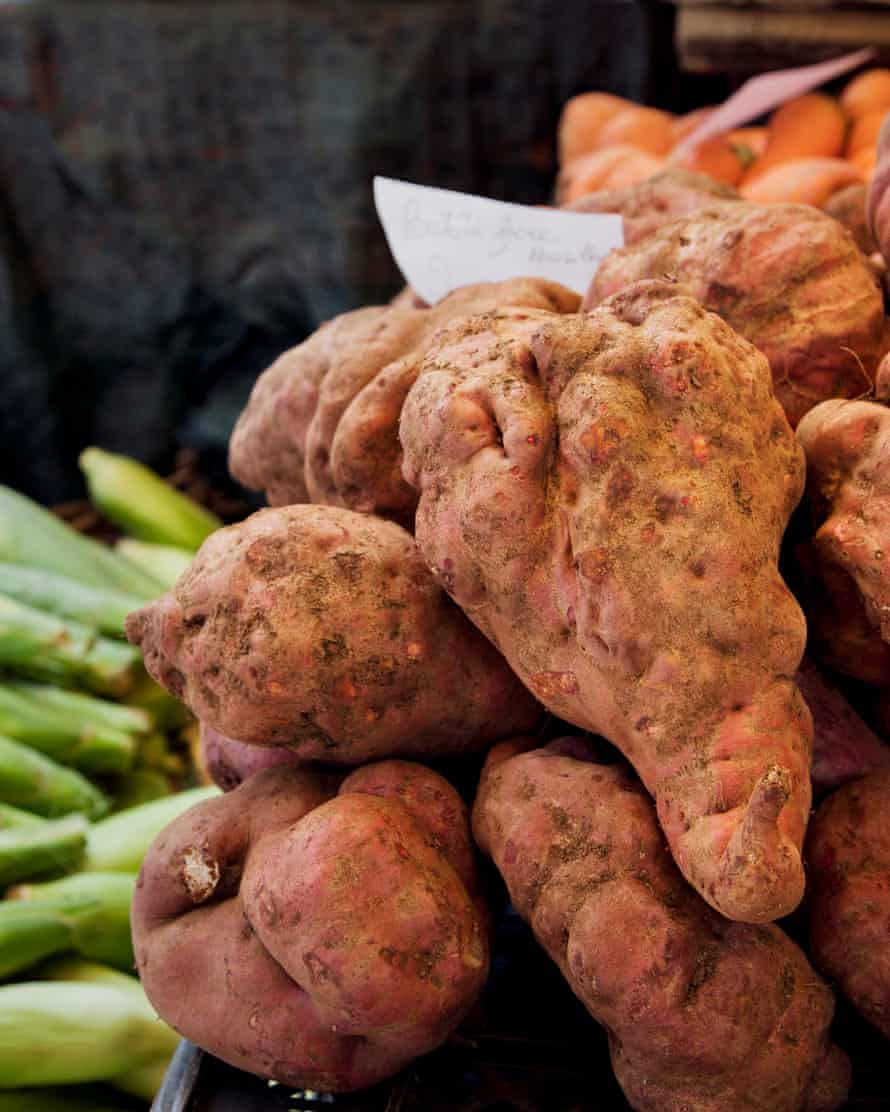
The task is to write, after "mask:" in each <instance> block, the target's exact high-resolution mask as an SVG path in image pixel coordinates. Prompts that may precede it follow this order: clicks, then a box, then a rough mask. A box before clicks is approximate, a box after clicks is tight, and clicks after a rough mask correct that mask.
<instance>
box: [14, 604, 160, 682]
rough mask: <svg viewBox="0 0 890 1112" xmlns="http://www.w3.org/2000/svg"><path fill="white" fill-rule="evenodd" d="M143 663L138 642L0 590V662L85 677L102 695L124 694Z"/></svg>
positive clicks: (49, 675) (67, 677) (52, 675)
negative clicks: (101, 631)
mask: <svg viewBox="0 0 890 1112" xmlns="http://www.w3.org/2000/svg"><path fill="white" fill-rule="evenodd" d="M141 665H142V656H141V654H140V652H139V650H138V649H136V648H135V647H134V646H132V645H126V644H123V643H121V642H120V641H112V640H111V639H110V638H108V637H101V636H99V635H98V634H97V633H96V632H95V630H92V629H90V628H89V627H88V626H85V625H81V624H80V623H79V622H72V621H66V620H65V619H63V618H57V617H55V616H54V615H52V614H46V613H44V611H42V610H35V609H34V608H33V607H31V606H25V605H24V604H23V603H20V602H16V601H15V599H11V598H7V597H6V596H5V595H2V594H0V666H3V667H6V668H9V669H11V670H13V671H17V672H23V673H25V674H27V675H30V676H33V677H36V678H38V679H47V680H50V681H51V682H60V683H69V684H71V683H81V684H83V685H84V686H86V687H89V688H90V689H91V690H93V691H96V692H99V693H100V694H104V695H125V694H126V693H127V691H128V690H129V689H130V688H131V687H132V686H133V684H134V682H135V680H136V677H137V676H138V675H139V672H140V671H141Z"/></svg>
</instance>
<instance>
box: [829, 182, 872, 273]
mask: <svg viewBox="0 0 890 1112" xmlns="http://www.w3.org/2000/svg"><path fill="white" fill-rule="evenodd" d="M867 200H868V187H867V186H866V185H864V184H863V183H862V182H859V183H858V184H856V185H848V186H847V188H846V189H840V190H838V192H837V193H832V195H831V196H830V197H829V198H828V200H827V201H826V202H825V204H824V206H823V208H824V210H825V212H827V213H828V215H829V216H832V217H834V219H835V220H837V222H838V223H839V224H843V226H844V227H845V228H846V229H847V231H848V232H849V233H850V235H851V236H852V237H853V239H854V240H855V241H856V246H857V247H858V248H859V250H860V251H861V252H862V254H863V255H872V254H874V252H875V251H877V249H878V245H877V243H876V242H875V237H874V236H873V235H872V234H871V229H870V228H869V226H868V215H867V213H866V201H867Z"/></svg>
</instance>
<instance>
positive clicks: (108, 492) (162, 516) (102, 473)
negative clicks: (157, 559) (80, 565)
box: [79, 448, 222, 552]
mask: <svg viewBox="0 0 890 1112" xmlns="http://www.w3.org/2000/svg"><path fill="white" fill-rule="evenodd" d="M79 462H80V469H81V471H82V472H83V475H84V478H85V479H86V483H87V489H88V490H89V494H90V499H91V501H92V502H93V503H94V505H96V506H98V507H99V509H100V510H101V511H102V512H103V513H104V514H105V516H106V517H108V518H110V520H111V521H113V522H114V523H115V525H118V526H119V527H120V528H121V529H123V530H124V532H125V533H129V534H130V536H132V537H136V538H137V539H138V540H142V541H149V542H151V543H153V544H168V545H175V546H176V547H179V548H185V549H188V550H190V551H192V552H194V551H195V550H196V549H198V548H199V547H200V546H201V543H202V541H204V540H205V539H206V538H207V537H209V536H210V534H211V533H213V532H215V531H216V530H217V529H219V528H220V526H221V525H222V522H221V521H220V519H219V518H218V517H217V516H216V515H215V514H212V513H210V512H209V510H205V509H204V508H203V506H199V505H198V504H197V502H195V501H194V500H193V499H191V498H188V497H187V496H186V495H184V494H180V492H179V491H178V490H174V489H173V487H171V486H170V485H169V484H168V483H165V482H164V480H163V479H162V478H161V477H160V476H159V475H156V474H155V472H154V471H152V470H151V469H150V468H148V467H146V466H145V465H144V464H142V463H139V461H138V460H135V459H131V458H130V457H129V456H121V455H116V454H114V453H113V452H104V451H102V449H101V448H87V449H86V450H85V451H83V452H81V454H80V460H79Z"/></svg>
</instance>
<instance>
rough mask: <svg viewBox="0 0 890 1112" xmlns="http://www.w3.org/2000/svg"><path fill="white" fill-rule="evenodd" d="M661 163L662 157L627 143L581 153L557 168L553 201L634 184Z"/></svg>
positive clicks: (565, 201) (658, 168)
mask: <svg viewBox="0 0 890 1112" xmlns="http://www.w3.org/2000/svg"><path fill="white" fill-rule="evenodd" d="M662 165H663V160H662V159H660V158H656V157H655V156H654V155H651V154H648V153H647V152H646V151H641V150H639V149H638V148H637V147H631V146H628V145H627V144H623V145H616V146H614V147H605V148H604V149H603V150H601V151H594V152H593V153H592V154H586V155H582V157H581V158H575V159H573V160H572V161H571V162H570V163H568V165H566V166H563V168H562V169H561V170H560V172H559V177H558V178H557V181H556V201H557V204H561V205H567V204H570V203H571V202H572V201H577V199H578V198H579V197H583V196H584V195H585V194H586V193H593V192H594V191H595V190H597V189H616V188H619V187H621V186H625V185H635V184H636V183H637V182H638V181H645V179H646V178H650V177H651V176H652V175H653V174H655V173H657V172H658V171H659V170H660V169H661V167H662Z"/></svg>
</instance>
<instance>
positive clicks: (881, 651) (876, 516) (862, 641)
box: [796, 400, 890, 683]
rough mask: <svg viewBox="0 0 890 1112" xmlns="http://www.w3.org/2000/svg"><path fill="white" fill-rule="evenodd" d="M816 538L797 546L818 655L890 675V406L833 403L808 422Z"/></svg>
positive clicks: (867, 676)
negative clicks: (887, 407)
mask: <svg viewBox="0 0 890 1112" xmlns="http://www.w3.org/2000/svg"><path fill="white" fill-rule="evenodd" d="M797 437H798V440H799V441H800V443H801V445H802V446H803V449H804V451H805V452H806V457H807V493H806V505H807V509H808V513H809V520H810V527H811V528H810V533H811V539H810V540H809V541H808V542H805V543H803V544H802V545H800V546H799V547H798V548H797V549H796V555H797V559H798V562H799V564H800V567H801V570H802V575H801V585H800V593H801V596H802V598H803V600H804V610H805V611H806V615H807V622H808V625H809V630H810V642H811V645H812V648H813V652H814V653H815V655H816V656H818V657H819V658H820V659H821V660H823V661H824V662H825V663H826V664H827V665H828V666H829V667H831V668H833V669H835V670H836V671H839V672H843V673H845V674H847V675H850V676H854V677H855V678H857V679H860V680H864V681H866V682H868V683H886V682H888V681H890V410H888V409H886V408H885V407H884V406H882V405H876V404H875V403H874V402H865V401H842V400H833V401H827V402H823V404H822V405H820V406H818V407H817V408H816V409H814V410H813V411H812V412H811V413H809V414H807V416H806V418H805V419H804V420H803V421H802V422H801V423H800V426H799V427H798V430H797Z"/></svg>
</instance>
